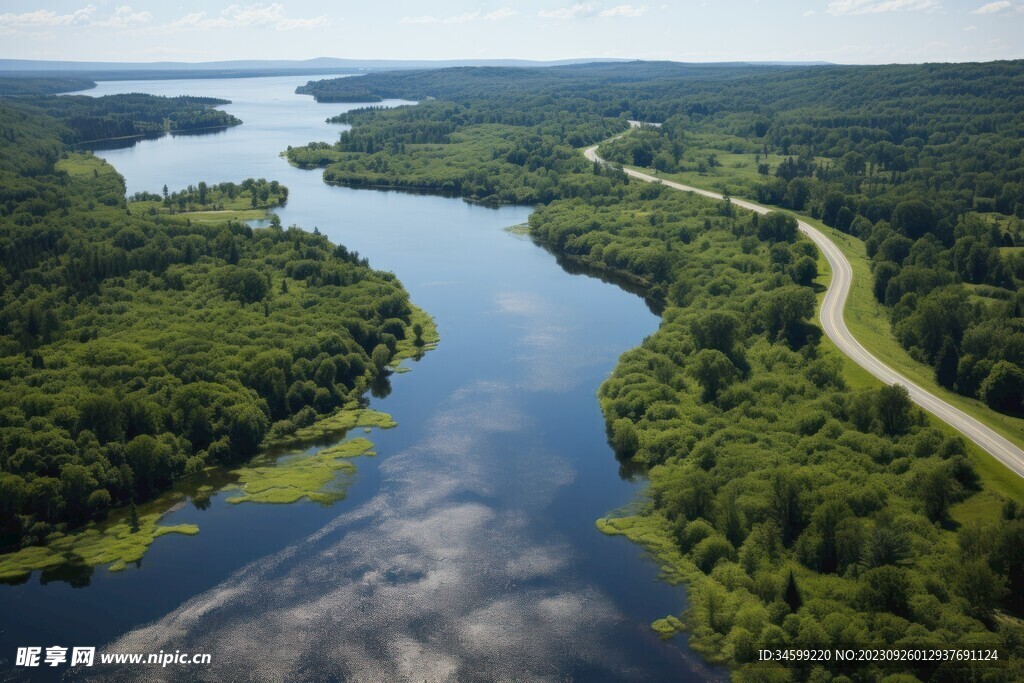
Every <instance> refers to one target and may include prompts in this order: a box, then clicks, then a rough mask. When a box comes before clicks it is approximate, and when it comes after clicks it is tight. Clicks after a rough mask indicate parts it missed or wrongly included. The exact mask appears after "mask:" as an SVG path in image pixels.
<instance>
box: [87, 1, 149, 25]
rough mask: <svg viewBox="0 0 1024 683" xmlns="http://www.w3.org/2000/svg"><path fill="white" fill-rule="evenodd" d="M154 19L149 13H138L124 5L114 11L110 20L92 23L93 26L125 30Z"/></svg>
mask: <svg viewBox="0 0 1024 683" xmlns="http://www.w3.org/2000/svg"><path fill="white" fill-rule="evenodd" d="M152 18H153V15H152V14H150V13H149V12H136V11H135V10H133V9H132V8H131V7H129V6H128V5H122V6H121V7H118V8H117V9H115V10H114V13H113V14H112V15H111V16H110V18H109V19H103V20H100V21H94V22H92V24H91V25H92V26H110V27H112V28H125V27H127V26H133V25H136V24H145V23H147V22H149V21H150V20H151V19H152Z"/></svg>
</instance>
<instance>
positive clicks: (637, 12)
mask: <svg viewBox="0 0 1024 683" xmlns="http://www.w3.org/2000/svg"><path fill="white" fill-rule="evenodd" d="M646 11H647V7H645V6H643V5H641V6H640V7H634V6H633V5H616V6H615V7H612V8H611V9H606V10H602V11H601V12H600V13H599V14H598V15H597V16H599V17H639V16H641V15H642V14H643V13H644V12H646Z"/></svg>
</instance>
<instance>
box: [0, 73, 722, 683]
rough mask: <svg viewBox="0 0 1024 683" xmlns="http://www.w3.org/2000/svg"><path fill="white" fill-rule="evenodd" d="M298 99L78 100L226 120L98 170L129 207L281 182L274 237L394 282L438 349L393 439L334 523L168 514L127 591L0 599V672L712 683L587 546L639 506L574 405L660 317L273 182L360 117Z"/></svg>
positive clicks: (634, 569)
mask: <svg viewBox="0 0 1024 683" xmlns="http://www.w3.org/2000/svg"><path fill="white" fill-rule="evenodd" d="M306 80H308V77H302V78H298V77H278V78H252V79H222V80H219V79H211V80H194V81H137V82H131V81H117V82H104V83H100V84H99V86H98V87H97V88H96V89H94V90H90V91H87V93H86V94H89V95H102V94H109V93H118V92H147V93H153V94H159V95H180V94H190V95H207V96H215V97H223V98H226V99H230V100H232V104H231V105H228V106H225V107H224V109H225V110H226V111H228V112H230V113H232V114H234V115H235V116H237V117H239V118H240V119H241V120H242V121H243V124H242V125H241V126H238V127H235V128H231V129H228V130H226V131H222V132H218V133H213V134H205V135H182V136H166V137H163V138H160V139H156V140H146V141H142V142H139V143H138V144H136V145H134V146H132V147H128V148H123V149H114V150H106V151H101V152H98V154H99V155H100V156H102V157H104V158H105V159H106V160H107V161H109V162H110V163H112V164H113V165H114V166H115V167H116V168H117V170H118V171H119V172H120V173H122V174H123V175H124V177H125V180H126V182H127V187H128V192H129V194H131V193H134V192H136V191H141V190H147V191H151V192H159V191H160V190H161V188H162V187H163V185H164V184H166V185H167V186H168V187H169V188H170V189H171V190H175V189H180V188H182V187H184V186H186V185H188V184H194V183H197V182H198V181H200V180H205V181H207V182H209V183H215V182H221V181H228V180H230V181H240V180H242V179H244V178H246V177H250V176H252V177H265V178H268V179H276V180H278V181H280V182H282V183H283V184H285V185H287V186H288V188H289V190H290V193H289V199H288V204H287V206H285V207H283V208H281V209H279V210H277V214H278V215H279V216H280V218H281V220H282V222H283V223H284V225H285V226H288V225H292V224H295V225H299V226H302V227H303V228H306V229H308V230H312V229H313V228H314V227H316V228H319V230H320V231H321V232H323V233H324V234H326V235H327V236H328V237H329V238H330V239H331V240H332V241H334V242H336V243H341V244H344V245H346V246H347V247H349V248H350V249H355V250H357V251H359V252H360V254H362V255H363V256H366V257H368V258H369V260H370V264H371V266H373V267H374V268H377V269H382V270H390V271H393V272H394V273H396V274H397V275H398V276H399V278H400V279H401V281H402V282H403V283H404V284H405V286H406V288H407V289H408V290H409V292H410V295H411V297H412V300H413V301H414V302H415V303H416V304H418V305H419V306H421V307H423V308H424V309H426V310H427V311H428V312H429V313H431V314H433V315H434V316H435V317H436V320H437V324H438V327H439V331H440V333H441V337H442V339H441V344H440V346H439V347H438V348H437V349H436V350H434V351H431V352H430V353H429V354H427V355H426V356H425V357H424V358H423V359H422V360H421V361H419V362H418V363H415V364H413V365H412V369H413V370H412V372H409V373H404V374H396V375H394V376H393V377H392V381H391V388H392V391H391V393H390V394H389V395H387V396H385V397H382V398H373V399H372V401H371V406H372V407H374V408H377V409H379V410H383V411H386V412H388V413H390V414H392V415H393V416H394V418H395V419H396V420H397V422H398V425H399V426H398V427H397V428H395V429H392V430H388V431H374V432H373V433H372V434H370V435H368V436H369V437H370V438H371V439H372V440H373V441H374V443H375V445H376V450H377V452H378V453H379V455H378V456H377V457H375V458H361V459H358V460H357V461H355V464H356V466H357V467H358V473H357V474H356V475H355V479H354V481H353V482H352V483H351V485H350V487H349V489H348V497H347V498H346V499H345V500H343V501H340V502H338V503H335V504H333V505H331V506H322V505H319V504H315V503H310V502H300V503H296V504H292V505H283V506H276V505H254V504H243V505H238V506H232V505H229V504H227V503H225V502H224V497H225V496H224V495H215V496H214V497H213V500H212V502H211V504H210V505H209V506H208V507H206V508H205V509H200V508H199V507H197V506H193V505H185V506H183V507H181V508H180V509H177V510H175V511H173V512H171V513H170V514H168V515H167V516H166V517H165V520H164V522H165V523H171V524H174V523H183V522H194V523H196V524H198V525H199V527H200V533H199V535H197V536H194V537H185V536H178V535H170V536H165V537H162V538H160V539H158V540H157V541H156V542H155V543H154V544H153V546H152V547H151V549H150V551H149V552H148V554H147V555H146V556H145V558H144V559H143V560H142V562H141V564H140V566H139V567H134V566H133V567H129V569H128V570H126V571H124V572H120V573H110V572H108V571H106V570H105V569H103V568H98V569H96V570H95V571H93V572H92V574H91V576H90V575H87V576H80V575H79V576H76V577H74V578H73V580H71V581H68V580H55V579H60V578H61V577H60V576H47V577H46V578H45V580H44V579H43V577H40V576H39V575H38V573H37V574H36V575H34V576H33V577H32V578H31V579H30V580H29V581H27V582H26V583H24V584H22V585H18V586H0V664H2V663H3V662H4V660H6V664H7V666H0V670H4V669H6V670H7V671H10V669H9V668H8V666H9V664H10V663H11V660H12V659H13V656H14V650H15V648H16V647H18V646H26V645H40V646H44V647H45V646H49V645H54V644H59V645H64V646H68V647H71V646H76V645H96V646H98V647H99V650H100V651H120V652H150V651H152V652H156V651H158V650H161V649H162V650H166V651H174V650H182V651H186V652H208V653H211V655H212V658H213V663H212V665H211V667H210V668H207V669H203V671H202V672H197V670H196V669H194V668H193V669H192V670H188V669H187V668H181V667H178V668H175V667H173V666H172V667H168V668H167V669H162V670H160V672H159V676H156V674H155V673H154V671H153V670H152V669H150V670H148V671H147V670H141V669H138V668H136V669H134V670H130V669H129V668H127V667H125V668H122V669H119V670H117V671H115V674H116V675H117V676H118V677H124V678H126V679H131V678H133V677H138V678H141V679H147V680H153V679H154V676H156V677H157V678H159V677H160V676H163V677H166V678H171V679H191V678H193V677H199V678H203V679H207V678H208V679H210V680H227V679H230V680H235V681H239V680H402V679H404V680H495V679H505V680H510V679H513V678H514V679H519V680H570V679H572V680H668V679H671V680H706V679H707V678H708V677H713V676H714V677H717V676H720V675H721V674H720V672H717V671H714V670H711V669H708V668H706V666H705V665H704V664H702V662H701V661H700V659H699V658H698V657H697V656H696V655H695V654H694V653H692V652H691V651H690V650H688V648H687V647H686V643H685V640H684V639H683V638H676V639H674V640H672V641H669V642H664V641H661V640H660V639H659V638H657V636H656V634H654V632H652V631H651V630H650V628H649V623H650V622H651V621H652V620H654V619H656V618H659V617H663V616H665V615H667V614H675V613H678V612H680V611H681V610H683V609H684V608H685V607H686V595H685V591H684V589H683V588H681V587H672V586H669V585H667V584H665V583H663V582H660V581H658V580H657V575H658V568H657V566H656V565H655V564H654V563H653V562H652V561H651V560H650V559H649V558H647V557H646V556H645V555H644V553H643V552H642V551H641V550H640V549H639V548H638V547H637V546H635V545H633V544H631V543H630V542H629V541H627V540H626V539H624V538H610V537H606V536H604V535H602V534H601V533H599V532H598V531H597V530H596V528H595V526H594V521H595V520H596V519H597V518H598V517H601V516H603V515H605V514H607V513H608V512H609V511H612V510H614V509H616V508H619V507H621V506H625V505H628V504H630V503H631V502H633V501H634V500H635V499H636V497H637V495H638V493H639V492H640V490H641V487H642V485H643V484H642V482H637V481H628V480H626V479H623V478H622V477H621V476H620V474H619V465H618V463H617V462H616V460H615V457H614V455H613V453H612V451H611V450H610V448H609V446H608V445H607V443H606V440H605V434H604V423H603V420H602V417H601V413H600V409H599V406H598V402H597V399H596V395H595V392H596V390H597V387H598V386H599V385H600V383H601V381H602V380H603V379H604V378H605V377H607V375H608V374H609V372H610V371H611V369H612V367H613V366H614V364H615V361H616V359H617V357H618V356H619V354H621V353H622V352H624V351H626V350H627V349H629V348H631V347H634V346H636V345H637V344H639V343H640V341H641V340H642V339H643V337H644V336H645V335H648V334H650V333H651V332H653V331H654V330H655V329H656V328H657V325H658V318H657V316H655V315H654V314H653V313H652V312H651V311H650V310H649V309H648V308H647V306H646V305H645V304H644V302H643V301H642V300H641V299H640V298H639V297H637V296H635V295H633V294H630V293H628V292H626V291H624V290H623V289H621V288H619V287H617V286H615V285H613V284H609V283H606V282H603V281H602V280H600V279H597V278H593V277H588V276H585V275H578V274H571V273H569V272H567V271H566V270H564V269H563V268H562V267H560V266H559V265H558V263H557V262H556V260H555V258H554V256H552V255H551V254H550V253H548V252H546V251H545V250H544V249H542V248H539V247H538V246H536V245H535V244H533V243H532V242H531V241H530V240H529V239H527V238H526V237H523V236H521V235H517V234H515V233H513V232H509V231H507V230H505V229H504V228H506V227H508V226H512V225H516V224H521V223H523V222H525V220H526V219H527V217H528V215H529V213H530V208H529V207H502V208H498V209H493V208H486V207H481V206H475V205H472V204H469V203H466V202H464V201H462V200H459V199H451V198H444V197H437V196H427V195H418V194H410V193H401V192H392V191H376V190H355V189H349V188H340V187H331V186H328V185H326V184H324V183H323V182H322V179H321V173H320V172H319V171H304V170H300V169H296V168H293V167H291V166H289V165H288V163H287V162H286V161H285V160H284V159H283V158H282V157H281V156H280V153H281V151H282V150H284V149H286V148H287V146H288V145H302V144H305V143H307V142H309V141H312V140H333V139H335V137H336V135H337V134H338V132H339V131H340V130H341V129H342V127H341V126H338V125H332V124H328V123H326V122H325V119H326V118H327V117H328V116H331V115H334V114H337V113H340V112H342V111H345V110H347V109H350V108H352V107H355V106H358V105H349V104H317V103H315V102H314V101H313V100H312V98H309V97H307V96H301V95H295V94H294V89H295V86H296V85H298V84H300V83H303V82H305V81H306ZM385 104H387V105H394V104H397V102H387V103H385ZM22 672H24V670H22ZM108 673H109V672H108ZM2 679H3V675H2V674H0V680H2Z"/></svg>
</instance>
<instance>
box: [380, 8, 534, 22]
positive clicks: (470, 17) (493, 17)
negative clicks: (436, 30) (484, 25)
mask: <svg viewBox="0 0 1024 683" xmlns="http://www.w3.org/2000/svg"><path fill="white" fill-rule="evenodd" d="M516 14H518V12H516V11H515V10H514V9H512V8H511V7H502V8H500V9H496V10H494V11H493V12H488V13H487V14H481V13H480V12H479V11H477V12H465V13H463V14H456V15H454V16H450V17H435V16H433V15H430V14H424V15H421V16H418V17H402V18H401V19H399V20H398V23H400V24H466V23H469V22H471V21H476V20H478V19H482V20H484V21H500V20H502V19H508V18H509V17H512V16H515V15H516Z"/></svg>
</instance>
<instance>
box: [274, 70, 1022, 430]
mask: <svg viewBox="0 0 1024 683" xmlns="http://www.w3.org/2000/svg"><path fill="white" fill-rule="evenodd" d="M301 91H302V92H308V93H310V94H313V95H314V96H316V97H317V98H326V97H342V96H344V95H345V94H346V93H349V92H351V93H353V94H355V93H362V92H368V93H372V94H376V95H379V96H382V97H403V98H409V99H423V98H428V97H433V98H438V99H439V100H444V101H448V102H450V103H454V104H450V103H448V102H428V103H427V105H428V106H421V107H420V108H421V109H422V110H423V111H424V112H425V113H424V114H422V115H421V117H422V116H426V117H427V118H428V119H430V121H431V122H433V123H434V124H437V125H441V126H445V125H447V126H448V129H447V130H444V133H443V135H447V136H448V137H447V138H445V139H442V138H441V137H438V135H435V136H434V137H431V138H429V139H425V140H418V139H411V140H408V143H411V144H415V143H419V142H424V143H433V145H436V146H431V147H428V146H427V145H424V146H423V147H415V148H411V149H408V150H406V149H405V148H403V147H394V146H392V147H388V146H387V145H384V144H380V145H366V144H358V142H359V141H373V140H374V139H375V132H377V131H380V132H382V133H383V132H385V131H387V130H388V129H389V128H390V127H393V126H396V125H399V122H401V121H403V120H407V122H410V123H411V117H413V116H414V115H413V114H410V113H403V112H404V111H408V110H402V109H399V110H396V111H392V112H389V113H384V112H377V113H375V114H373V113H369V112H362V113H355V114H351V115H350V116H349V118H347V119H345V121H346V122H350V123H353V124H359V125H357V128H356V130H354V131H353V132H352V133H346V134H343V136H342V141H341V142H340V143H339V144H338V145H336V146H335V149H336V150H337V151H338V152H342V153H343V154H341V155H339V156H337V157H331V156H329V155H327V154H326V152H325V153H324V154H323V155H322V156H321V157H319V158H317V157H315V156H304V155H305V154H306V153H305V152H293V157H292V158H293V159H295V160H296V161H297V162H299V163H301V162H305V163H321V164H322V163H325V162H334V163H331V164H330V165H329V166H328V170H327V172H326V174H325V176H326V177H328V179H329V180H334V181H337V182H343V183H349V184H359V183H360V182H365V181H368V180H369V179H371V178H372V179H373V180H374V181H377V182H381V183H391V184H396V185H400V186H413V187H423V188H430V189H437V188H438V186H439V185H440V186H443V188H444V189H446V190H448V191H451V192H456V193H461V194H463V195H467V196H476V195H478V194H479V193H480V192H481V191H483V192H487V191H491V192H492V194H493V195H498V196H501V195H500V191H499V190H496V189H493V188H490V187H487V186H486V185H484V186H483V187H481V186H480V184H472V183H470V184H469V189H464V188H463V187H462V184H461V183H458V182H454V181H453V179H452V178H451V177H450V176H449V175H446V173H451V169H446V168H445V164H446V162H447V156H448V155H447V154H446V152H447V153H455V151H456V150H459V149H462V148H466V147H468V146H469V145H470V143H471V142H472V141H473V140H475V139H477V138H476V137H474V135H475V134H476V132H477V131H476V129H474V128H473V127H471V126H470V125H469V124H470V122H472V123H477V124H480V123H485V122H500V123H503V124H506V125H510V126H514V127H517V128H519V129H520V130H519V134H520V135H527V134H528V133H527V132H526V131H524V130H521V128H526V127H529V126H543V127H545V128H546V130H548V131H549V133H550V134H551V136H552V139H551V146H557V145H558V144H559V143H563V144H569V145H575V146H579V145H581V144H583V143H584V142H585V141H590V140H592V139H594V138H597V137H599V136H600V135H601V134H602V133H603V132H604V131H605V130H606V129H607V127H608V126H609V125H611V124H610V123H609V122H610V121H613V120H617V121H620V122H621V121H622V120H623V119H627V118H628V119H634V120H642V121H649V122H659V123H661V124H662V125H661V126H660V127H657V128H655V127H648V128H645V129H643V130H641V131H637V132H634V133H633V134H631V135H628V136H623V137H622V138H620V139H618V140H616V141H613V142H611V143H608V144H606V145H604V146H603V147H602V154H604V155H605V156H606V158H608V159H610V160H612V161H615V162H619V163H623V164H630V165H636V166H644V167H653V168H655V169H657V170H658V171H660V172H664V173H668V174H673V173H691V174H693V173H696V174H698V178H697V180H698V181H699V180H700V179H701V178H700V176H704V175H707V174H709V173H710V174H714V169H715V167H716V166H721V165H722V164H723V163H725V164H729V163H731V161H730V160H731V159H734V158H736V157H738V156H740V155H753V156H754V158H755V164H754V165H755V166H756V168H757V173H756V174H753V175H752V176H749V177H748V176H742V175H739V176H736V177H732V176H729V174H728V172H727V171H726V173H725V175H726V176H727V177H729V182H728V184H727V185H726V186H725V187H724V188H722V189H726V190H727V191H732V192H733V193H735V194H742V195H745V196H751V197H755V198H757V199H758V200H759V201H761V202H764V203H768V204H775V205H778V206H781V207H784V208H788V209H792V210H796V211H803V212H806V213H808V214H809V215H811V216H812V217H815V218H820V219H821V220H822V221H823V222H824V223H825V224H826V225H829V226H833V227H836V228H838V229H839V230H842V231H845V232H849V233H851V234H854V235H856V236H857V237H860V238H861V239H863V240H864V241H865V243H866V245H867V249H868V256H869V257H870V258H871V259H872V262H873V277H874V291H875V295H876V297H877V299H878V301H879V302H881V303H882V304H884V305H885V306H887V307H888V309H889V310H890V311H891V318H892V324H893V330H894V333H895V335H896V337H897V339H898V340H899V341H900V343H901V344H903V346H904V347H905V348H906V349H907V350H908V351H909V352H910V354H911V355H912V356H913V357H914V358H915V359H916V360H918V361H920V362H922V363H925V364H928V365H930V366H931V367H933V368H934V371H935V376H936V380H937V381H938V383H939V384H941V385H942V386H944V387H946V388H949V389H952V390H955V391H957V392H959V393H962V394H964V395H967V396H970V397H977V398H980V399H982V400H983V401H985V402H986V403H987V404H988V405H989V406H990V407H991V408H993V409H995V410H999V411H1002V412H1006V413H1009V414H1011V415H1024V369H1022V368H1024V295H1022V294H1021V292H1020V286H1021V283H1022V281H1024V222H1022V221H1024V117H1021V115H1020V112H1021V111H1024V62H994V63H988V64H926V65H907V66H882V67H836V66H824V67H785V68H783V67H754V66H750V67H727V66H716V65H709V66H703V67H702V66H699V65H683V64H671V63H643V62H640V63H634V64H625V65H608V64H589V65H574V66H568V67H554V68H549V69H507V68H505V69H502V68H492V69H469V68H466V69H444V70H437V71H431V72H390V73H381V74H371V75H369V76H366V77H364V78H351V79H335V80H330V81H320V82H314V83H310V84H308V85H306V86H304V87H303V88H302V89H301ZM446 107H447V109H446ZM427 112H430V113H427ZM462 112H465V113H466V118H467V119H468V120H466V119H459V118H458V117H457V114H458V113H462ZM554 112H558V114H555V113H554ZM595 116H598V117H602V119H600V120H601V121H602V122H603V123H600V124H598V123H597V122H595V120H594V118H593V117H595ZM554 120H560V121H561V124H560V125H561V126H562V127H563V128H565V129H567V130H571V134H562V133H560V132H559V131H558V130H553V129H552V127H551V125H550V124H551V122H552V121H554ZM419 121H421V123H420V124H419V125H420V126H421V128H426V127H427V124H426V123H423V122H422V119H419ZM371 122H372V125H368V124H370V123H371ZM574 122H575V123H576V126H575V127H573V123H574ZM360 129H362V130H361V132H359V131H360ZM442 130H443V129H438V130H437V131H436V132H437V133H438V134H441V131H442ZM456 131H458V132H457V133H456ZM513 135H514V133H511V132H509V133H508V134H507V136H508V138H512V136H513ZM353 143H356V144H353ZM443 145H446V146H443ZM510 146H511V145H510ZM491 148H492V151H493V155H494V158H493V159H488V158H487V154H486V151H485V150H479V151H477V152H476V153H474V154H473V158H474V159H477V160H478V163H477V168H481V169H482V168H487V169H488V170H490V171H491V172H492V174H493V173H498V174H499V175H500V173H501V171H500V168H501V167H500V164H499V163H498V162H499V161H502V160H510V159H513V158H516V159H519V158H522V157H517V156H516V155H515V154H514V153H511V154H510V152H511V149H508V148H505V147H501V146H498V145H491ZM333 151H334V150H332V153H333ZM538 153H539V154H540V155H541V156H543V155H544V152H542V151H541V152H538ZM463 159H465V156H464V155H460V161H462V160H463ZM459 173H460V177H462V176H465V175H470V169H467V168H464V167H463V168H460V172H459ZM521 175H523V174H521ZM711 177H712V176H710V175H709V176H708V177H707V178H706V180H707V181H708V182H709V183H710V180H711ZM690 178H692V176H687V179H690ZM502 180H503V181H504V180H507V179H505V178H502ZM519 184H522V183H521V182H520V183H519ZM497 185H498V186H499V187H501V188H504V192H505V193H506V196H507V193H509V191H510V190H509V187H510V186H509V185H508V184H507V183H506V182H501V183H497ZM520 194H522V195H524V196H528V195H529V194H531V193H525V192H524V193H520ZM533 194H534V196H536V194H535V193H533ZM578 194H579V195H583V194H585V191H580V192H579V193H578ZM552 196H576V195H573V194H572V193H570V192H559V191H558V190H557V189H555V190H554V191H552V192H546V193H543V194H542V195H541V196H540V197H539V199H540V201H548V200H549V198H550V197H552ZM502 198H504V197H502Z"/></svg>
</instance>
